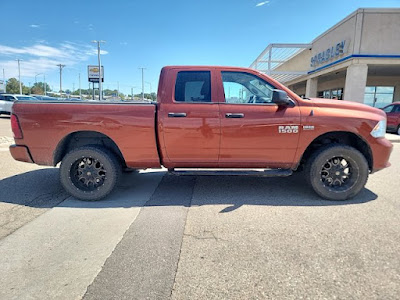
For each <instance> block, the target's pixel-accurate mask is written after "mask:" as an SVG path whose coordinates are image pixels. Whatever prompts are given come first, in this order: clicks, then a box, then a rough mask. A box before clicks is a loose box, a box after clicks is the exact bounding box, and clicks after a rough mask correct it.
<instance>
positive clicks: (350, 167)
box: [306, 144, 369, 200]
mask: <svg viewBox="0 0 400 300" xmlns="http://www.w3.org/2000/svg"><path fill="white" fill-rule="evenodd" d="M368 174H369V169H368V163H367V160H366V159H365V157H364V156H363V155H362V154H361V152H360V151H358V150H357V149H355V148H353V147H350V146H347V145H340V144H332V145H329V146H326V147H323V148H321V149H319V150H318V151H316V152H315V153H314V154H313V155H312V156H311V157H310V159H309V161H308V163H307V166H306V175H307V178H308V181H309V183H310V184H311V186H312V187H313V189H314V191H315V192H316V193H317V194H318V195H320V196H321V197H322V198H325V199H328V200H346V199H349V198H352V197H354V196H356V195H357V194H358V193H359V192H360V191H361V189H362V188H363V187H364V186H365V184H366V182H367V179H368Z"/></svg>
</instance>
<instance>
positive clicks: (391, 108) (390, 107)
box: [383, 105, 394, 113]
mask: <svg viewBox="0 0 400 300" xmlns="http://www.w3.org/2000/svg"><path fill="white" fill-rule="evenodd" d="M393 106H394V105H390V106H388V107H386V108H385V109H383V111H384V112H387V113H390V112H392V110H393Z"/></svg>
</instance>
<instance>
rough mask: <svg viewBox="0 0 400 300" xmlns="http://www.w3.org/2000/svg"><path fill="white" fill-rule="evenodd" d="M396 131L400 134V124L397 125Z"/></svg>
mask: <svg viewBox="0 0 400 300" xmlns="http://www.w3.org/2000/svg"><path fill="white" fill-rule="evenodd" d="M396 133H397V135H400V125H399V126H397V129H396Z"/></svg>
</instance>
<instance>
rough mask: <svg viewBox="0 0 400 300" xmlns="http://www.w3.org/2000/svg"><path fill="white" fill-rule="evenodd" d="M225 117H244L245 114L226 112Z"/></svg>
mask: <svg viewBox="0 0 400 300" xmlns="http://www.w3.org/2000/svg"><path fill="white" fill-rule="evenodd" d="M225 118H231V119H239V118H244V114H241V113H240V114H233V113H226V114H225Z"/></svg>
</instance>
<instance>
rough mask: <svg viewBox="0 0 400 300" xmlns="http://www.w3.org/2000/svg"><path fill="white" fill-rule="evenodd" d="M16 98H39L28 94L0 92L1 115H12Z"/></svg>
mask: <svg viewBox="0 0 400 300" xmlns="http://www.w3.org/2000/svg"><path fill="white" fill-rule="evenodd" d="M16 100H37V99H36V98H35V97H32V96H28V95H14V94H0V115H1V114H5V115H10V114H11V110H12V106H13V104H14V101H16Z"/></svg>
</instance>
